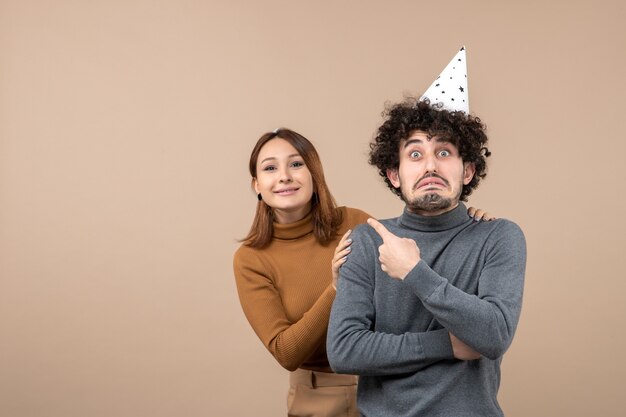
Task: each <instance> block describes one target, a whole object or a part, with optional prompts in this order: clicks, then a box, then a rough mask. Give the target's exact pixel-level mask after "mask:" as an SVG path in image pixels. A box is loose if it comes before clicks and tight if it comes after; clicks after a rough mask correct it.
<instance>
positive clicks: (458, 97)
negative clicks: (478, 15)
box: [420, 47, 469, 114]
mask: <svg viewBox="0 0 626 417" xmlns="http://www.w3.org/2000/svg"><path fill="white" fill-rule="evenodd" d="M424 99H428V100H429V101H430V104H434V105H436V104H437V103H441V104H442V105H443V108H444V109H446V110H449V111H455V110H458V111H462V112H464V113H465V114H469V95H468V91H467V61H466V59H465V47H462V48H461V50H460V51H459V52H457V54H456V55H455V56H454V58H452V61H450V63H449V64H448V65H447V66H446V67H445V68H444V70H443V71H442V72H441V74H439V77H437V79H436V80H435V81H433V83H432V84H431V85H430V87H428V90H426V92H425V93H424V94H423V95H422V96H421V97H420V101H422V100H424Z"/></svg>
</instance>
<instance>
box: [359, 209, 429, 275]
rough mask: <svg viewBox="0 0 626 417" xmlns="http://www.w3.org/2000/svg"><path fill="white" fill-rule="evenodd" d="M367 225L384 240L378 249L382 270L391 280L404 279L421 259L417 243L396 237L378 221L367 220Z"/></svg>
mask: <svg viewBox="0 0 626 417" xmlns="http://www.w3.org/2000/svg"><path fill="white" fill-rule="evenodd" d="M367 224H369V225H370V226H371V227H372V228H373V229H374V230H375V231H376V233H378V235H379V236H380V237H381V238H382V239H383V244H382V245H380V246H379V247H378V254H379V256H378V259H379V260H380V267H381V269H382V270H383V271H385V272H386V273H387V275H389V276H390V277H391V278H395V279H400V280H402V279H404V278H405V277H406V276H407V274H408V273H409V272H411V270H412V269H413V268H415V265H417V263H418V262H419V261H420V259H421V257H420V249H419V248H418V247H417V244H416V243H415V241H414V240H412V239H406V238H400V237H398V236H396V235H394V234H393V233H391V232H390V231H389V230H387V228H386V227H385V226H383V225H382V224H381V223H380V222H379V221H377V220H374V219H367Z"/></svg>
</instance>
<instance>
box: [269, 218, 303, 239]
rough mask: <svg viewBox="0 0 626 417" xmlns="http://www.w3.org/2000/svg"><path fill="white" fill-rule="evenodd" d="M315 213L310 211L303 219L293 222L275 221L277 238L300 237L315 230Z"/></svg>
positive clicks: (275, 235) (275, 236)
mask: <svg viewBox="0 0 626 417" xmlns="http://www.w3.org/2000/svg"><path fill="white" fill-rule="evenodd" d="M312 220H313V213H312V212H310V213H309V214H307V215H306V216H304V218H303V219H301V220H298V221H297V222H293V223H287V224H282V223H274V238H275V239H284V240H291V239H298V238H301V237H303V236H306V235H308V234H309V233H312V232H313V221H312Z"/></svg>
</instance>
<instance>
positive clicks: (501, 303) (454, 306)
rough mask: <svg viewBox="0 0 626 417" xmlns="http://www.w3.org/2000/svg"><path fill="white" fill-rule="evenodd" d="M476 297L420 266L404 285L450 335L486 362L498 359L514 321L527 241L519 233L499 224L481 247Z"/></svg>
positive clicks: (519, 302)
mask: <svg viewBox="0 0 626 417" xmlns="http://www.w3.org/2000/svg"><path fill="white" fill-rule="evenodd" d="M486 251H487V254H486V263H485V265H484V267H483V269H482V271H481V273H480V276H479V278H478V280H479V283H478V293H477V294H476V295H474V294H467V293H466V292H464V291H462V290H460V289H458V288H456V287H455V286H453V285H452V284H450V282H448V280H447V279H446V278H445V277H442V276H440V275H439V274H437V273H436V272H435V271H433V270H432V269H431V268H430V267H429V266H428V265H427V264H426V263H425V262H424V261H420V262H419V263H418V264H417V265H416V266H415V268H414V269H413V270H412V271H411V272H410V273H409V274H408V275H407V276H406V278H405V279H404V281H403V282H404V284H405V285H408V286H409V287H410V288H411V290H412V291H413V292H414V293H415V294H416V295H417V296H418V297H419V298H420V299H421V300H422V302H423V303H424V306H425V307H426V308H427V309H428V310H429V311H430V312H431V313H432V314H433V315H434V316H435V318H436V319H437V320H438V321H439V323H441V325H443V326H444V327H445V328H447V329H449V330H450V332H451V333H452V334H454V335H455V336H456V337H458V338H459V339H460V340H461V341H463V342H464V343H465V344H467V345H468V346H470V347H471V348H473V349H474V350H476V351H477V352H478V353H480V354H481V355H483V356H485V357H486V358H489V359H497V358H499V357H501V356H502V355H503V354H504V352H505V351H506V350H507V348H508V347H509V345H510V344H511V342H512V340H513V334H514V333H515V329H516V327H517V323H518V321H519V316H520V311H521V306H522V293H523V288H524V272H525V267H526V242H525V239H524V234H523V233H522V231H521V229H520V228H519V227H518V226H517V225H516V224H515V223H512V222H509V221H506V220H502V221H500V224H499V227H498V228H497V229H495V230H494V231H493V232H492V233H491V235H490V236H489V238H488V240H487V242H486Z"/></svg>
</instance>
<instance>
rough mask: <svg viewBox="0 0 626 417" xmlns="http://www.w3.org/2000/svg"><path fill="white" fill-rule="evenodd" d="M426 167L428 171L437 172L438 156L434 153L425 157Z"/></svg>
mask: <svg viewBox="0 0 626 417" xmlns="http://www.w3.org/2000/svg"><path fill="white" fill-rule="evenodd" d="M424 159H425V160H424V167H425V168H426V171H428V172H437V158H435V157H434V155H430V156H426V157H425V158H424Z"/></svg>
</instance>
